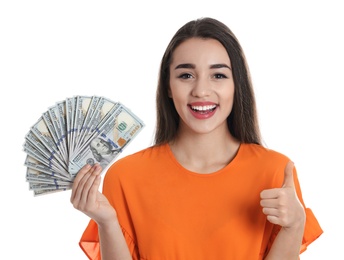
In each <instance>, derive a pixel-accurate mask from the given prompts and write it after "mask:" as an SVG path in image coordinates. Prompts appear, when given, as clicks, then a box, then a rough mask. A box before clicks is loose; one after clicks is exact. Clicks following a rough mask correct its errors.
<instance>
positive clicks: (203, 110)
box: [189, 102, 218, 119]
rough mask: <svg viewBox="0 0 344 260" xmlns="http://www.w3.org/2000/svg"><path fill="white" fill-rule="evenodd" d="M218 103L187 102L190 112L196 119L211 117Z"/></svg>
mask: <svg viewBox="0 0 344 260" xmlns="http://www.w3.org/2000/svg"><path fill="white" fill-rule="evenodd" d="M217 107H218V105H217V104H214V103H211V102H197V103H192V104H189V108H190V111H191V114H192V115H193V116H194V117H196V118H197V119H207V118H210V117H212V116H213V115H214V114H215V112H216V109H217Z"/></svg>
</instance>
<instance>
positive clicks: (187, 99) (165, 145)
mask: <svg viewBox="0 0 344 260" xmlns="http://www.w3.org/2000/svg"><path fill="white" fill-rule="evenodd" d="M156 101H157V128H156V135H155V144H154V145H153V146H152V147H148V148H147V149H144V150H142V151H139V152H137V153H135V154H132V155H129V156H127V157H125V158H122V159H120V160H118V161H117V162H115V163H114V164H113V165H112V166H111V167H110V168H109V170H108V171H107V173H106V175H105V177H104V183H103V192H102V193H100V192H99V191H98V188H99V185H100V181H101V179H100V172H101V170H102V169H101V167H100V166H99V165H94V166H90V165H86V166H85V167H83V168H82V169H81V170H80V171H79V173H78V175H77V177H76V178H75V180H74V185H73V189H72V195H71V202H72V204H73V205H74V207H75V208H76V209H78V210H80V211H82V212H84V213H85V214H87V215H88V216H89V217H90V218H91V220H90V223H89V225H88V227H87V228H86V230H85V232H84V234H83V235H82V238H81V241H80V246H81V248H82V249H83V250H84V252H85V253H86V255H87V256H88V257H89V258H90V259H100V255H101V259H111V260H113V259H147V260H155V259H158V260H163V259H176V260H193V259H197V260H209V259H211V260H213V259H220V260H223V259H245V260H246V259H250V260H251V259H278V260H283V259H288V260H291V259H298V258H299V254H300V253H301V252H303V251H304V250H305V249H306V247H307V245H309V244H310V243H311V242H313V241H314V240H315V239H316V238H317V237H318V236H320V235H321V233H322V229H321V227H320V226H319V224H318V222H317V220H316V218H315V216H314V215H313V213H312V211H311V210H310V209H309V208H306V207H305V204H304V202H303V199H302V194H301V189H300V185H299V182H298V179H297V173H296V170H295V168H294V166H293V163H292V162H291V161H290V159H289V158H288V157H287V156H285V155H283V154H281V153H278V152H276V151H273V150H270V149H267V148H265V147H263V146H262V144H261V140H260V132H259V127H258V121H257V115H256V104H255V98H254V93H253V88H252V83H251V81H250V74H249V70H248V67H247V64H246V60H245V57H244V54H243V51H242V48H241V46H240V44H239V42H238V40H237V39H236V37H235V36H234V34H233V33H232V32H231V31H230V29H229V28H228V27H227V26H226V25H224V24H223V23H221V22H219V21H217V20H214V19H211V18H202V19H198V20H194V21H190V22H188V23H186V24H185V25H184V26H183V27H182V28H180V29H179V30H178V31H177V33H176V34H175V35H174V37H173V38H172V40H171V42H170V44H169V45H168V47H167V49H166V51H165V54H164V56H163V58H162V62H161V68H160V75H159V83H158V90H157V99H156Z"/></svg>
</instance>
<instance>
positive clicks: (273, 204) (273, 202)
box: [260, 199, 279, 208]
mask: <svg viewBox="0 0 344 260" xmlns="http://www.w3.org/2000/svg"><path fill="white" fill-rule="evenodd" d="M260 206H262V207H263V208H278V206H279V201H278V200H277V199H263V200H261V201H260Z"/></svg>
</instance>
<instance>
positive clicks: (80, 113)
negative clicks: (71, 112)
mask: <svg viewBox="0 0 344 260" xmlns="http://www.w3.org/2000/svg"><path fill="white" fill-rule="evenodd" d="M91 100H92V97H89V96H77V97H76V104H75V119H74V126H73V129H74V136H73V139H74V140H73V142H74V144H73V150H72V153H74V151H75V149H76V148H77V146H78V142H79V138H80V133H81V128H82V126H83V124H84V120H85V117H86V114H87V111H88V108H89V106H90V103H91Z"/></svg>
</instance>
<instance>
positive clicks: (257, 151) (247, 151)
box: [239, 144, 290, 164]
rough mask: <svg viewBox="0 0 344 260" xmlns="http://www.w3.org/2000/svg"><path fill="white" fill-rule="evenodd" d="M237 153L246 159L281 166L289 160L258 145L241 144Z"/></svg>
mask: <svg viewBox="0 0 344 260" xmlns="http://www.w3.org/2000/svg"><path fill="white" fill-rule="evenodd" d="M239 151H240V152H241V153H242V154H243V155H244V156H246V157H247V158H248V159H258V160H271V161H273V162H277V163H282V164H286V163H287V162H288V161H289V160H290V159H289V157H288V156H286V155H285V154H283V153H281V152H278V151H276V150H273V149H270V148H267V147H264V146H262V145H259V144H241V147H240V150H239Z"/></svg>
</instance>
